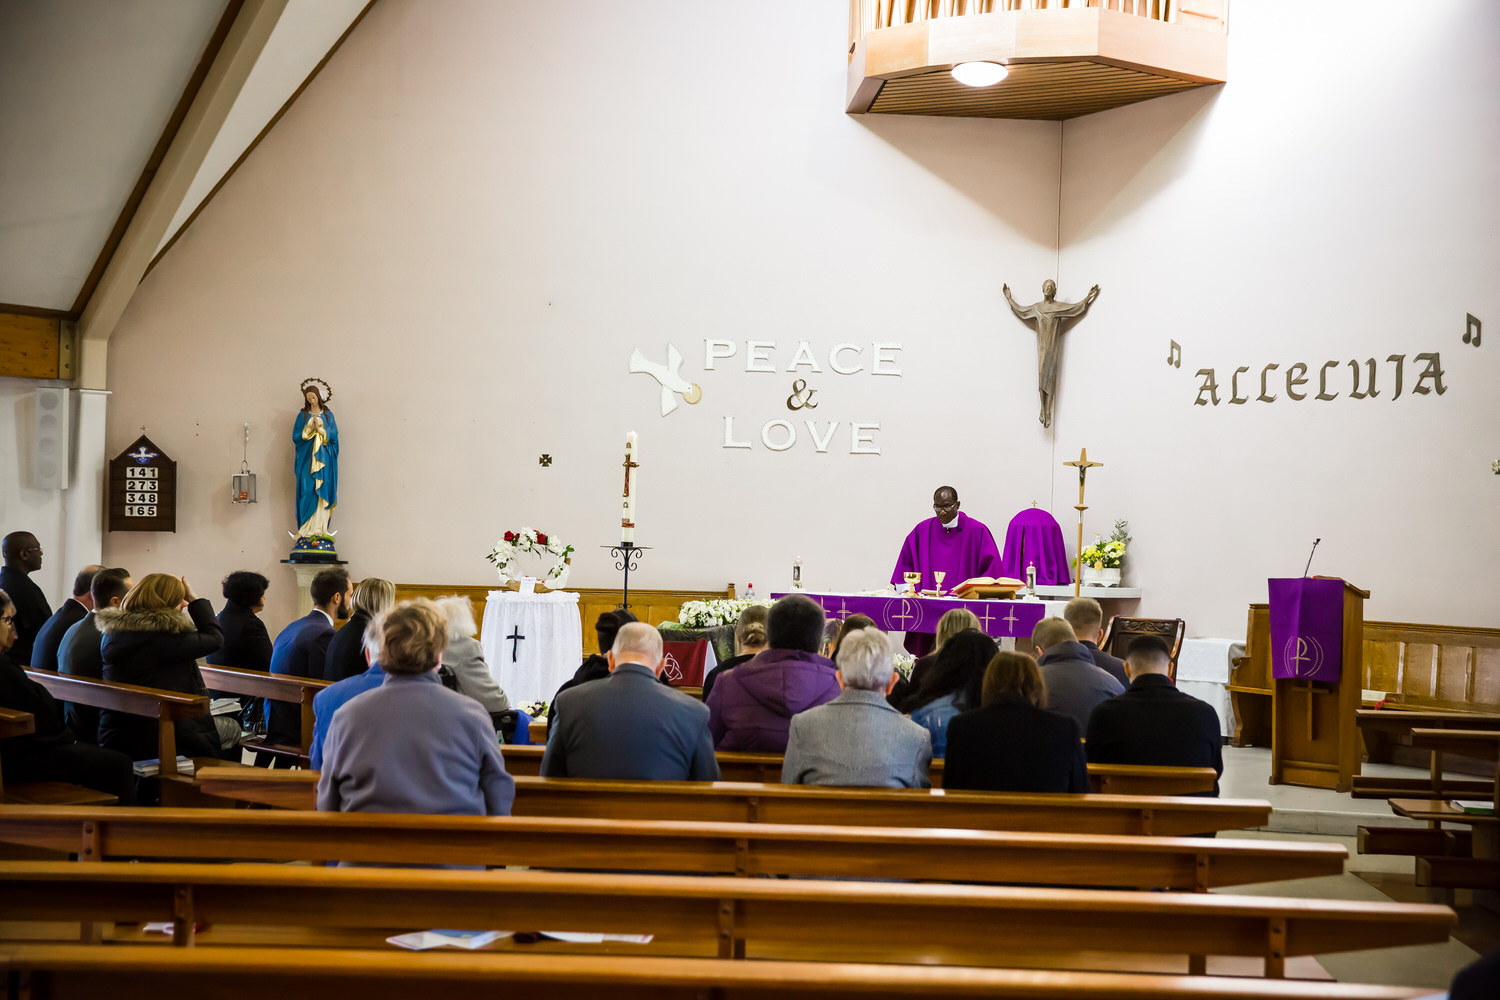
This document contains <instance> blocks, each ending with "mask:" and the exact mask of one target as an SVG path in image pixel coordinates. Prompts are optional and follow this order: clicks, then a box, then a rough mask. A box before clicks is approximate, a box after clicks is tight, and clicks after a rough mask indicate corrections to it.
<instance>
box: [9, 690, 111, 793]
mask: <svg viewBox="0 0 1500 1000" xmlns="http://www.w3.org/2000/svg"><path fill="white" fill-rule="evenodd" d="M34 732H36V718H35V717H34V716H33V715H32V714H31V713H30V712H20V711H16V710H15V709H11V708H0V740H6V739H10V738H11V737H12V736H28V735H30V734H31V733H34ZM118 801H120V800H119V799H117V798H116V797H115V796H113V795H110V794H109V793H108V792H96V791H94V790H93V789H92V788H84V787H82V786H81V785H71V784H69V783H67V782H66V781H27V782H18V783H17V784H14V785H11V786H10V788H9V789H6V787H5V780H4V778H3V776H0V803H7V802H9V803H12V804H25V805H38V806H46V805H57V806H89V805H94V806H112V805H114V804H115V803H116V802H118Z"/></svg>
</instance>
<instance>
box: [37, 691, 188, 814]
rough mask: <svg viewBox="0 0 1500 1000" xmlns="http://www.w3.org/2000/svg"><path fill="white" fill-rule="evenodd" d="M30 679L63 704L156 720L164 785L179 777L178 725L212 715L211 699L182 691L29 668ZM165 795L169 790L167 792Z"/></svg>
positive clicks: (157, 748)
mask: <svg viewBox="0 0 1500 1000" xmlns="http://www.w3.org/2000/svg"><path fill="white" fill-rule="evenodd" d="M26 676H28V677H30V678H31V679H32V680H34V681H36V682H37V683H39V684H41V685H42V687H44V688H46V689H47V690H48V692H50V693H51V695H52V697H54V698H56V699H58V700H59V701H71V702H74V703H76V704H79V705H89V706H92V707H94V708H103V709H110V710H112V711H116V712H125V713H127V714H129V715H141V716H145V717H146V718H148V719H155V720H156V724H157V738H156V751H157V757H158V758H159V759H160V764H161V770H160V771H159V774H160V776H161V778H162V779H163V786H165V785H166V783H167V781H168V780H170V779H171V778H173V777H174V776H175V775H176V774H177V722H178V721H179V720H181V719H191V718H194V717H197V716H200V715H207V714H208V699H207V698H205V697H202V696H199V695H192V694H183V693H181V692H180V691H164V690H161V689H160V688H151V687H141V686H140V685H136V684H119V683H116V682H115V681H106V680H99V679H97V678H92V677H75V676H73V675H71V674H60V673H57V672H56V671H55V670H37V669H33V668H27V670H26ZM164 793H165V789H164Z"/></svg>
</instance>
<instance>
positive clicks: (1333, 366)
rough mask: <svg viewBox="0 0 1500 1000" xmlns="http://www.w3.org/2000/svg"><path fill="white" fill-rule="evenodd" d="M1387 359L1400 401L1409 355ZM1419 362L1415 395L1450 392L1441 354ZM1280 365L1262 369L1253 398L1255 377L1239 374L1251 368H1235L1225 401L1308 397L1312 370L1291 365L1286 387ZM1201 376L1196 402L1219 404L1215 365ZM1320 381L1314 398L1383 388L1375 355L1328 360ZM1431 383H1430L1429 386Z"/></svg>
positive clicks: (1371, 394) (1357, 395) (1363, 395)
mask: <svg viewBox="0 0 1500 1000" xmlns="http://www.w3.org/2000/svg"><path fill="white" fill-rule="evenodd" d="M1386 360H1387V361H1389V362H1390V363H1391V365H1392V377H1393V379H1394V385H1393V386H1391V387H1390V388H1391V389H1393V390H1394V391H1393V392H1392V393H1391V396H1390V398H1391V399H1392V400H1397V399H1400V398H1401V389H1402V382H1403V378H1402V375H1403V373H1404V371H1405V365H1406V355H1404V354H1392V355H1391V356H1390V357H1388V358H1386ZM1419 362H1420V363H1424V364H1425V365H1426V367H1424V368H1423V369H1422V370H1421V371H1420V372H1417V382H1416V385H1413V386H1412V387H1411V391H1412V394H1413V395H1417V396H1426V395H1428V394H1429V393H1432V392H1436V393H1437V394H1438V395H1439V396H1441V395H1442V394H1443V393H1445V392H1447V391H1448V387H1447V386H1445V385H1443V362H1442V358H1441V357H1440V356H1439V355H1438V353H1437V352H1435V351H1434V352H1433V353H1431V354H1418V355H1416V356H1415V357H1414V358H1413V359H1412V365H1413V367H1415V366H1416V365H1417V364H1418V363H1419ZM1346 364H1347V365H1348V366H1349V368H1350V371H1349V372H1347V373H1341V374H1342V378H1341V377H1340V374H1334V375H1330V373H1340V371H1341V369H1342V368H1343V366H1344V365H1346ZM1361 365H1363V366H1364V368H1365V372H1364V373H1363V375H1362V374H1361V371H1360V367H1361ZM1280 367H1281V366H1280V365H1279V364H1274V363H1273V364H1269V365H1266V366H1265V367H1264V368H1262V369H1261V370H1260V395H1258V396H1253V397H1252V396H1251V395H1250V393H1252V392H1254V391H1255V378H1254V377H1253V376H1252V377H1250V378H1247V379H1245V381H1244V383H1241V382H1240V376H1241V375H1244V374H1245V373H1246V372H1248V371H1249V370H1250V369H1249V367H1248V366H1241V367H1239V368H1236V369H1235V370H1234V374H1233V375H1231V376H1230V377H1229V398H1228V399H1227V400H1225V402H1227V403H1233V404H1244V403H1248V402H1250V400H1251V399H1255V400H1256V401H1257V402H1261V403H1274V402H1275V401H1276V400H1277V399H1280V398H1282V393H1281V392H1278V391H1277V390H1279V389H1280V390H1283V391H1284V392H1285V398H1287V399H1291V400H1302V399H1306V398H1307V397H1308V396H1309V395H1310V394H1311V392H1310V390H1304V389H1303V388H1302V387H1303V386H1304V385H1307V384H1308V383H1309V382H1310V381H1312V377H1311V376H1310V375H1309V374H1308V372H1309V369H1308V367H1307V365H1305V364H1303V363H1302V362H1300V361H1298V362H1297V363H1295V364H1292V365H1288V366H1287V368H1286V371H1285V385H1284V386H1283V384H1282V375H1279V374H1275V372H1276V371H1277V369H1279V368H1280ZM1198 377H1199V378H1200V379H1202V380H1203V381H1202V383H1201V384H1200V385H1199V386H1198V398H1197V399H1195V400H1193V405H1194V406H1218V405H1219V387H1220V385H1221V383H1220V382H1219V381H1218V377H1217V376H1216V375H1215V373H1214V370H1213V369H1212V368H1200V369H1198ZM1317 383H1318V391H1317V393H1316V395H1313V398H1314V399H1322V400H1329V399H1337V398H1338V397H1339V392H1338V389H1337V387H1338V386H1340V385H1342V386H1343V387H1345V388H1347V389H1348V398H1349V399H1374V398H1376V397H1377V396H1379V395H1380V389H1379V387H1378V386H1377V385H1376V378H1375V359H1374V358H1369V359H1368V360H1366V361H1363V362H1360V361H1347V362H1346V361H1329V362H1327V363H1325V364H1324V365H1323V366H1322V367H1321V368H1320V369H1319V370H1318V377H1317ZM1428 383H1431V384H1430V385H1429V384H1428ZM1361 386H1363V388H1361Z"/></svg>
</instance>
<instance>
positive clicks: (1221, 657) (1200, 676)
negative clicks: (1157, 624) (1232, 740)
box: [1177, 636, 1245, 736]
mask: <svg viewBox="0 0 1500 1000" xmlns="http://www.w3.org/2000/svg"><path fill="white" fill-rule="evenodd" d="M1244 655H1245V644H1244V643H1243V642H1241V641H1240V640H1238V639H1216V638H1212V637H1201V636H1200V637H1197V638H1192V639H1183V640H1182V652H1180V653H1178V654H1177V690H1179V691H1181V692H1182V693H1183V694H1190V695H1192V696H1193V697H1194V698H1197V699H1199V700H1200V701H1206V702H1208V703H1209V704H1210V705H1212V706H1213V707H1214V711H1215V712H1218V713H1219V732H1220V733H1222V734H1223V735H1225V736H1229V735H1232V734H1233V732H1234V729H1233V725H1234V713H1233V711H1232V710H1231V709H1230V705H1229V686H1228V685H1229V667H1230V665H1231V664H1232V662H1233V661H1234V660H1235V659H1236V658H1238V657H1241V656H1244Z"/></svg>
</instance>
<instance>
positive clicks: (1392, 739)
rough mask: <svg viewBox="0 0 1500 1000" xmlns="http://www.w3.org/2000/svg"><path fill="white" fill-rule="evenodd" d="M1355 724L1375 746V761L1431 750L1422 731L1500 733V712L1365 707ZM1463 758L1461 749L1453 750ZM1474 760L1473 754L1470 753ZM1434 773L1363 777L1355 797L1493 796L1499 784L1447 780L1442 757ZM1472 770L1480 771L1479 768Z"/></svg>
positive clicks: (1434, 761)
mask: <svg viewBox="0 0 1500 1000" xmlns="http://www.w3.org/2000/svg"><path fill="white" fill-rule="evenodd" d="M1355 720H1356V722H1357V724H1358V726H1359V731H1360V733H1361V734H1362V735H1363V736H1364V739H1365V743H1366V745H1367V746H1368V747H1370V759H1371V760H1372V761H1373V760H1380V759H1387V760H1388V759H1390V758H1391V757H1392V756H1393V755H1394V753H1395V749H1396V748H1408V749H1410V750H1411V751H1413V752H1414V753H1420V752H1422V751H1427V752H1428V753H1430V751H1431V747H1429V746H1425V745H1423V744H1421V743H1420V742H1418V741H1417V740H1416V739H1415V738H1414V737H1413V733H1414V731H1416V730H1419V729H1420V730H1430V729H1445V730H1447V729H1464V730H1486V731H1490V732H1500V713H1486V712H1453V711H1435V710H1427V711H1421V710H1414V709H1403V708H1393V709H1379V710H1376V709H1360V710H1358V711H1357V712H1356V713H1355ZM1453 752H1454V753H1459V754H1463V752H1462V751H1461V750H1456V751H1453ZM1464 756H1469V755H1466V754H1465V755H1464ZM1428 763H1429V765H1430V768H1431V773H1430V776H1429V777H1427V778H1394V777H1380V776H1375V775H1370V776H1365V775H1361V776H1358V777H1356V778H1355V779H1354V789H1353V795H1354V797H1355V798H1357V799H1389V798H1409V797H1414V796H1424V795H1431V796H1432V797H1434V798H1437V797H1440V796H1442V795H1443V794H1452V795H1457V796H1461V797H1464V798H1475V797H1479V796H1489V795H1490V794H1492V793H1493V791H1494V781H1493V780H1492V778H1491V777H1490V776H1489V775H1488V774H1486V775H1485V776H1484V777H1479V778H1444V777H1443V776H1442V761H1441V757H1440V756H1439V757H1437V758H1431V757H1429V761H1428ZM1468 769H1469V770H1472V771H1476V772H1477V771H1478V768H1476V767H1472V766H1470V767H1468Z"/></svg>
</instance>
